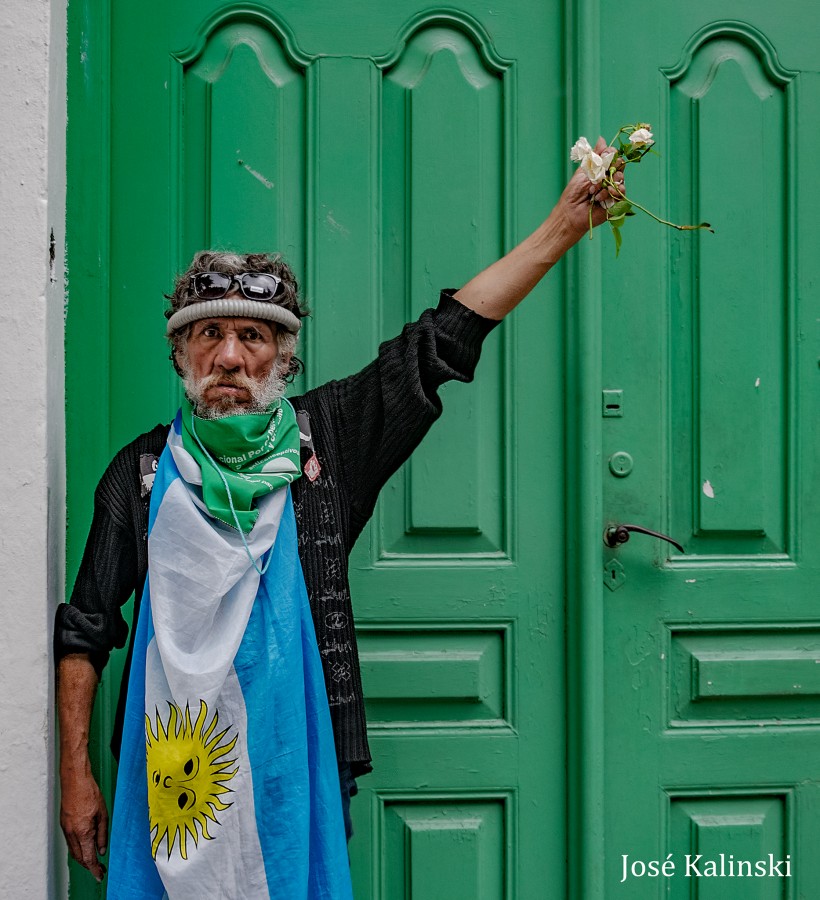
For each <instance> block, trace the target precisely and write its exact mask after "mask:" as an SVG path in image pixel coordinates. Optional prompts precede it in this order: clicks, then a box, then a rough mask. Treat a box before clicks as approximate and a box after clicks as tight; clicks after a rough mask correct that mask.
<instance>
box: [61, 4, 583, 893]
mask: <svg viewBox="0 0 820 900" xmlns="http://www.w3.org/2000/svg"><path fill="white" fill-rule="evenodd" d="M71 17H72V24H71V27H72V32H71V51H70V58H71V60H72V66H73V68H72V70H71V83H70V91H71V113H70V123H71V124H70V133H69V142H70V152H71V162H70V173H71V181H70V185H69V189H70V197H69V206H70V213H69V215H70V237H69V241H70V246H69V255H70V266H71V278H70V298H69V305H68V344H67V356H68V419H69V489H70V501H69V502H70V523H71V529H70V542H69V547H70V560H71V561H72V563H73V565H71V566H70V569H71V570H72V571H73V569H74V568H75V567H76V563H77V561H78V559H79V554H80V551H81V546H82V542H83V540H84V533H85V529H86V527H87V523H88V519H89V512H90V502H91V493H92V490H93V485H94V482H95V480H96V478H97V477H98V475H99V474H100V472H101V471H102V469H103V467H104V466H105V464H106V462H107V460H108V459H109V458H110V455H111V454H112V453H113V452H114V451H115V450H116V448H118V447H119V446H121V445H122V444H123V443H125V442H126V441H128V440H130V439H131V438H132V437H133V436H134V435H135V434H137V433H139V432H140V431H143V430H145V429H147V428H148V427H150V426H152V425H153V424H154V423H155V422H157V421H167V420H168V419H169V417H170V416H171V414H172V411H173V409H174V408H175V406H176V403H177V390H178V389H177V385H176V379H175V376H174V375H173V374H172V372H171V368H170V365H169V364H168V361H167V349H166V347H165V345H164V340H163V325H164V320H163V318H162V310H163V306H164V301H163V299H162V294H163V292H164V291H167V290H168V289H169V286H170V285H171V282H172V278H173V275H174V274H175V273H176V272H177V271H179V270H180V269H181V268H183V267H184V266H185V264H186V262H187V260H188V259H189V258H190V256H191V254H192V253H193V252H194V251H195V250H197V249H199V248H202V247H207V246H211V247H220V248H235V249H240V248H244V249H253V250H259V249H266V250H277V249H278V250H281V252H282V253H283V254H284V255H285V257H286V258H287V259H288V260H289V261H290V262H291V263H292V264H293V265H294V267H295V269H296V271H297V273H298V274H299V276H300V280H301V282H302V284H303V286H304V292H305V295H306V297H307V299H308V301H309V303H310V305H311V307H312V308H313V311H314V318H313V319H312V320H311V321H310V323H309V324H308V326H307V327H306V328H305V332H306V338H305V340H306V344H305V346H304V348H303V355H304V357H305V359H306V362H307V374H306V376H305V378H304V380H303V382H302V383H301V384H299V385H297V387H296V390H297V391H298V390H300V389H302V388H304V387H305V386H310V385H314V384H318V383H321V382H322V381H323V380H326V379H328V378H331V377H338V376H342V375H345V374H348V373H350V372H352V371H355V370H356V369H357V368H358V367H360V366H362V365H364V364H365V363H366V362H368V361H369V360H370V359H371V358H372V356H373V354H374V353H375V351H376V348H377V346H378V343H379V342H380V341H381V340H382V339H384V338H386V337H389V336H392V335H393V334H395V333H397V332H398V330H399V329H400V327H401V326H402V324H403V323H404V322H405V321H406V320H408V319H409V318H411V317H415V316H416V315H417V314H418V313H419V312H420V311H421V310H422V309H424V308H425V307H426V306H429V305H434V304H435V302H436V299H437V290H438V289H439V288H441V287H449V286H458V285H460V284H462V283H464V282H465V281H466V280H467V279H468V278H469V277H470V276H471V275H472V274H474V273H475V272H476V271H477V270H478V269H480V268H482V267H483V266H485V265H487V264H488V263H490V262H491V261H492V260H494V259H495V258H497V257H498V256H499V255H501V254H502V253H503V252H504V250H505V249H506V248H509V247H510V246H512V245H513V244H514V243H515V242H517V240H519V239H520V238H521V237H523V236H524V235H525V234H526V233H527V232H528V231H529V230H530V229H532V228H533V227H535V225H537V224H538V222H539V221H540V219H541V218H542V217H543V215H544V214H545V213H546V211H547V207H546V200H545V198H548V197H555V196H557V193H558V191H559V190H560V187H561V184H562V180H563V176H564V171H565V160H564V154H563V153H561V154H558V155H556V154H554V153H552V152H550V153H548V152H546V150H545V148H547V147H555V146H556V145H557V146H563V144H564V143H566V141H565V139H564V137H563V130H562V116H563V104H562V100H561V93H562V90H563V75H562V71H561V65H560V64H561V42H562V33H561V31H560V24H559V23H560V8H559V6H558V5H557V4H553V5H550V4H546V3H535V2H529V3H523V4H522V3H521V2H518V0H516V2H515V3H512V2H507V0H505V2H503V3H502V4H501V5H498V4H496V5H495V7H494V8H493V9H492V10H489V9H486V8H484V7H483V6H482V5H481V4H478V3H474V2H463V3H460V4H458V5H457V6H454V7H451V8H449V9H448V10H447V11H446V12H436V11H425V10H424V8H423V7H422V5H419V4H415V3H412V2H400V3H394V4H376V3H371V4H367V5H364V4H362V5H360V6H358V7H357V8H356V9H355V10H351V9H349V8H348V7H345V6H342V5H335V4H331V3H316V2H311V3H294V2H288V3H278V4H276V5H275V8H274V6H273V5H272V4H270V5H267V4H257V5H248V4H244V5H241V6H233V5H231V4H228V3H224V2H219V0H210V2H206V3H203V2H201V0H198V2H193V0H184V2H178V3H174V4H170V5H169V4H165V3H159V2H153V3H145V2H141V3H136V2H117V3H113V2H112V3H110V4H105V3H103V2H97V0H87V2H86V3H80V4H77V5H74V4H72V6H71ZM560 298H561V282H560V276H556V277H554V278H552V279H551V281H550V283H549V284H548V285H545V286H544V287H542V288H540V289H539V290H538V291H537V293H536V295H535V296H534V297H533V298H532V300H531V302H530V303H528V304H527V306H526V307H525V308H524V309H523V310H522V311H521V312H520V314H517V315H516V317H515V320H514V321H511V322H509V323H506V324H505V325H504V326H503V327H502V328H501V329H499V330H498V331H496V332H495V333H494V334H493V335H492V336H491V338H490V339H489V341H488V343H487V346H486V348H485V352H484V358H483V359H482V363H481V366H480V373H479V376H478V378H477V380H476V383H475V384H473V385H469V386H465V385H458V386H448V387H447V388H446V389H445V391H444V405H445V408H446V415H445V417H444V420H443V421H442V422H441V423H439V424H438V425H437V426H436V428H435V429H434V431H433V432H432V434H431V435H430V436H429V438H428V439H427V440H426V441H425V442H424V445H423V446H422V447H421V448H420V449H419V451H418V453H417V454H416V455H415V457H414V458H413V460H412V461H411V462H410V463H409V464H408V465H407V466H405V467H404V469H403V470H402V471H401V472H400V473H399V474H398V475H397V476H396V477H395V478H394V479H393V481H392V482H391V483H390V484H389V485H388V487H387V488H386V490H385V492H384V495H383V499H382V501H381V502H380V505H379V507H378V510H377V512H376V515H375V517H374V519H373V522H372V523H371V526H370V527H369V528H368V529H367V532H366V533H365V534H364V535H363V536H362V538H361V540H360V541H359V543H358V545H357V547H356V549H355V553H354V556H353V558H352V561H351V567H352V579H351V580H352V588H353V594H354V608H355V609H356V613H357V624H358V632H359V641H360V649H361V659H362V667H363V677H364V683H365V693H366V695H367V697H368V713H369V720H370V728H371V738H372V749H373V752H374V756H375V766H376V771H375V773H374V774H372V775H370V776H368V777H367V778H364V779H363V780H362V781H361V794H360V795H359V797H358V798H356V800H355V801H354V805H353V812H354V821H355V828H356V831H357V834H356V837H355V838H354V841H353V844H352V848H351V855H352V866H353V872H354V879H355V885H356V896H357V897H358V898H362V900H363V898H383V900H399V898H402V897H408V898H409V897H412V898H415V900H433V898H439V897H444V896H447V897H448V898H454V900H474V898H482V900H495V898H502V897H504V898H541V897H543V896H544V895H545V894H544V892H545V885H549V888H548V890H549V893H550V895H551V896H556V897H562V896H564V894H565V883H564V882H565V874H564V873H565V864H564V860H565V857H566V835H565V821H566V803H565V790H566V784H565V745H566V740H565V733H564V718H565V715H564V705H565V701H564V696H565V689H564V669H565V661H564V650H563V635H564V622H563V608H564V603H563V598H564V583H563V582H564V576H563V566H564V554H563V546H562V541H561V538H560V528H559V527H558V525H557V523H560V522H561V521H562V520H563V517H564V514H563V503H564V482H563V478H562V471H563V452H564V450H563V434H564V429H563V397H562V390H561V383H562V350H561V348H562V344H563V325H562V306H561V299H560ZM117 667H118V664H117V662H114V663H112V666H111V668H110V670H108V671H107V674H106V677H105V680H104V684H103V690H102V702H100V703H98V720H99V721H98V724H97V730H96V732H95V733H96V735H97V740H98V743H99V744H100V746H104V744H105V739H106V738H107V734H108V733H109V732H110V727H111V710H112V708H113V704H114V700H115V697H116V694H117V690H118V677H117ZM339 674H340V677H339V682H338V686H337V687H335V688H334V690H333V691H332V692H331V698H330V699H331V702H333V703H336V702H338V703H343V702H345V699H346V693H345V689H346V679H345V677H344V673H343V672H340V673H339ZM100 757H101V761H100V764H101V765H102V766H103V768H104V771H105V774H104V782H105V788H106V790H107V792H108V795H109V796H110V793H111V787H112V779H113V773H112V772H111V770H110V766H109V765H108V763H107V755H106V754H105V752H104V751H101V752H100ZM97 890H98V889H97V888H96V886H94V885H93V884H92V883H91V880H90V878H88V877H87V875H85V874H84V873H81V872H74V874H73V878H72V893H73V896H74V897H90V896H95V892H96V891H97Z"/></svg>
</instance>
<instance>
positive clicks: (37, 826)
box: [0, 0, 66, 900]
mask: <svg viewBox="0 0 820 900" xmlns="http://www.w3.org/2000/svg"><path fill="white" fill-rule="evenodd" d="M3 12H4V17H3V18H4V23H5V24H4V27H3V28H2V29H0V92H1V94H0V110H2V129H3V138H4V140H3V166H2V168H0V195H2V197H3V216H2V219H0V258H1V259H3V261H4V263H5V265H6V266H7V267H8V268H9V269H10V271H11V272H13V274H14V275H15V276H16V277H15V285H16V289H15V290H13V291H6V292H4V296H3V302H2V305H0V340H1V341H2V353H0V386H1V387H0V423H2V429H3V434H4V435H6V436H7V437H6V440H5V441H4V442H3V464H2V466H0V496H2V497H3V510H4V513H5V516H4V528H3V532H2V537H0V584H2V586H3V590H2V592H0V613H2V616H3V623H4V624H3V632H2V645H1V646H2V652H0V683H2V684H3V691H2V693H0V721H2V722H3V724H4V727H3V754H2V758H0V796H2V797H3V801H4V806H5V808H6V809H7V810H8V809H11V810H13V815H6V816H4V817H2V819H0V846H2V847H3V854H4V858H5V860H6V869H5V872H6V874H5V877H4V879H3V882H4V886H3V889H2V890H0V893H3V891H5V890H8V889H9V887H10V884H11V881H12V879H13V884H14V887H13V892H12V893H9V894H5V893H4V894H3V895H4V896H13V897H14V898H15V900H28V898H31V900H44V898H56V897H64V896H65V893H66V888H65V881H66V878H65V862H64V859H65V850H64V844H63V843H62V838H61V837H59V836H58V834H57V827H56V801H55V790H54V787H55V781H54V773H55V766H54V731H55V729H54V715H53V687H52V685H53V672H52V664H51V627H52V625H51V623H52V619H53V616H54V606H55V604H56V602H57V600H58V599H60V598H61V597H62V585H63V581H64V575H63V573H64V566H63V541H64V537H63V535H64V530H65V528H64V525H65V502H64V497H65V490H64V483H65V478H64V474H63V473H64V451H63V443H64V441H63V421H64V416H63V298H64V290H65V285H64V278H63V246H64V243H65V227H64V225H65V162H64V161H65V115H66V113H65V83H66V78H65V30H66V8H65V2H63V0H53V2H52V0H6V3H5V4H4V7H3ZM52 234H53V242H52ZM52 254H53V255H52ZM23 276H25V277H23ZM12 873H15V874H12Z"/></svg>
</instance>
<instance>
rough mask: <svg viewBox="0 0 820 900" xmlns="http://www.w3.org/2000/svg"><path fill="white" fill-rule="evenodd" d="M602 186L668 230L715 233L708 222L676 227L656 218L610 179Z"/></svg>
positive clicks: (604, 181)
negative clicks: (701, 229) (701, 230)
mask: <svg viewBox="0 0 820 900" xmlns="http://www.w3.org/2000/svg"><path fill="white" fill-rule="evenodd" d="M603 184H604V186H605V187H606V189H607V190H608V191H609V192H610V194H612V193H613V191H615V192H617V194H616V196H617V197H618V198H619V199H621V200H627V201H628V202H629V203H631V204H632V206H636V207H637V208H638V209H639V210H641V212H645V213H646V214H647V215H648V216H649V217H650V218H652V219H654V220H655V221H656V222H660V224H661V225H668V226H669V227H670V228H676V229H677V230H678V231H697V230H698V229H699V228H705V229H707V230H708V231H711V232H712V234H714V233H715V230H714V228H712V226H711V225H710V224H709V223H708V222H701V223H700V225H676V224H675V223H674V222H667V221H666V219H661V218H660V217H659V216H656V215H655V213H653V212H650V211H649V210H648V209H647V208H646V207H645V206H641V204H640V203H638V201H637V200H633V199H632V197H627V196H626V194H625V193H624V192H623V190H621V188H620V186H619V185H618V184H616V183H615V182H614V181H612V180H611V179H608V178H605V179H604V180H603Z"/></svg>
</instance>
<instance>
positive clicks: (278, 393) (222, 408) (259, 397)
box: [178, 353, 287, 419]
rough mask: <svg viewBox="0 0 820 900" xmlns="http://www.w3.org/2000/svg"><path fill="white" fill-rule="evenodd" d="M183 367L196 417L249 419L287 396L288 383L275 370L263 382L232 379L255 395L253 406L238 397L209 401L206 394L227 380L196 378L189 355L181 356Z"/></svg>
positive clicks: (216, 376)
mask: <svg viewBox="0 0 820 900" xmlns="http://www.w3.org/2000/svg"><path fill="white" fill-rule="evenodd" d="M178 362H179V367H180V369H182V385H183V387H184V389H185V396H186V397H187V398H188V400H189V401H190V403H191V406H193V408H194V414H195V415H197V416H199V418H200V419H222V418H224V417H225V416H243V415H244V416H249V415H254V414H258V413H264V412H266V411H267V410H268V408H269V407H270V406H271V404H272V403H274V402H275V401H277V400H278V399H279V398H280V397H284V396H285V391H286V390H287V382H286V381H285V379H284V378H283V377H282V375H280V373H279V371H278V369H277V368H276V367H275V366H274V368H272V369H271V370H270V372H269V373H268V374H267V375H266V376H265V377H264V378H263V379H261V380H259V381H257V380H255V379H253V378H245V377H244V376H242V375H236V376H232V380H235V382H236V384H237V386H239V387H243V388H246V389H247V391H248V392H249V393H250V395H251V399H250V402H246V403H239V402H238V401H237V400H236V399H235V398H234V397H222V398H220V400H218V401H217V402H216V403H209V402H208V401H206V400H205V392H206V391H207V389H208V388H209V387H212V386H213V385H214V384H215V383H216V382H217V381H219V380H221V379H223V378H224V376H222V375H206V376H205V377H204V378H195V377H194V373H193V372H192V370H191V364H190V362H189V361H188V358H187V355H186V354H185V353H180V354H179V358H178Z"/></svg>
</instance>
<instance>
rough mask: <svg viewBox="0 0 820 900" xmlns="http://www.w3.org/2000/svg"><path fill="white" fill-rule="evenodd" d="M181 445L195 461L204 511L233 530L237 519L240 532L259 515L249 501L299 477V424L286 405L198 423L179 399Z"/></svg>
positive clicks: (251, 526) (248, 529)
mask: <svg viewBox="0 0 820 900" xmlns="http://www.w3.org/2000/svg"><path fill="white" fill-rule="evenodd" d="M197 438H199V440H197ZM182 445H183V446H184V447H185V449H186V450H187V451H188V452H189V453H190V454H191V456H193V458H194V459H195V460H196V461H197V463H199V468H200V470H201V472H202V499H203V500H204V501H205V505H206V506H207V507H208V511H209V512H210V513H211V515H212V516H214V517H216V518H217V519H220V520H221V521H222V522H225V523H226V524H228V525H232V526H233V527H236V521H237V519H238V521H239V525H240V527H241V529H242V531H244V532H246V533H247V532H249V531H250V530H251V529H252V528H253V525H254V522H255V521H256V517H257V516H258V515H259V511H258V510H256V509H254V508H253V503H254V500H255V499H256V498H257V497H261V496H264V495H265V494H268V493H270V492H271V491H275V490H276V489H277V488H279V487H282V486H283V485H286V484H290V483H291V482H292V481H294V480H295V479H297V478H298V477H299V476H300V474H301V472H300V470H299V426H298V425H297V423H296V413H295V412H294V411H293V407H292V406H291V405H290V403H288V402H287V401H284V402H282V401H277V403H276V404H275V406H274V407H272V408H271V410H269V411H268V412H266V413H260V414H255V415H238V416H225V417H224V418H222V419H200V418H199V416H194V411H193V408H192V407H191V404H190V403H189V402H188V400H187V399H186V400H183V402H182ZM201 445H204V450H203V446H201ZM205 451H207V453H206V452H205ZM209 457H210V458H209ZM214 463H216V464H217V465H214ZM220 475H221V477H220ZM223 478H224V480H223ZM226 485H227V489H226ZM231 506H233V510H235V511H236V519H235V518H234V514H233V512H232V511H231Z"/></svg>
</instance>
